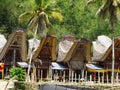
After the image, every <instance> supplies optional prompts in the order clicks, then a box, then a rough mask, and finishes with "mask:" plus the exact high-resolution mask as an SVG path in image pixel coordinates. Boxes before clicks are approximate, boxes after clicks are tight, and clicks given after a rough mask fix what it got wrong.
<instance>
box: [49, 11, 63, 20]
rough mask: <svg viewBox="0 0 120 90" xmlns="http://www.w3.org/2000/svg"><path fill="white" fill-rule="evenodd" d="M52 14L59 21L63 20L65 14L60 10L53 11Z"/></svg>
mask: <svg viewBox="0 0 120 90" xmlns="http://www.w3.org/2000/svg"><path fill="white" fill-rule="evenodd" d="M51 16H52V17H53V18H56V19H58V20H59V21H62V20H63V16H62V14H61V13H59V12H52V14H51Z"/></svg>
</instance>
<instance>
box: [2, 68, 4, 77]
mask: <svg viewBox="0 0 120 90" xmlns="http://www.w3.org/2000/svg"><path fill="white" fill-rule="evenodd" d="M2 79H4V70H2Z"/></svg>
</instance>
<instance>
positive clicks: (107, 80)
mask: <svg viewBox="0 0 120 90" xmlns="http://www.w3.org/2000/svg"><path fill="white" fill-rule="evenodd" d="M106 75H107V76H106V77H107V83H109V81H108V80H109V78H108V72H107V73H106Z"/></svg>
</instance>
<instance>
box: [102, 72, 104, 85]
mask: <svg viewBox="0 0 120 90" xmlns="http://www.w3.org/2000/svg"><path fill="white" fill-rule="evenodd" d="M102 83H104V72H103V75H102Z"/></svg>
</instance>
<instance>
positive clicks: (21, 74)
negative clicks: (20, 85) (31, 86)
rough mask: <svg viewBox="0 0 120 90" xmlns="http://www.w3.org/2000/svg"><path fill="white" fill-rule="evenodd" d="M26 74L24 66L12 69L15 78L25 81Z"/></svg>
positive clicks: (11, 72) (12, 75)
mask: <svg viewBox="0 0 120 90" xmlns="http://www.w3.org/2000/svg"><path fill="white" fill-rule="evenodd" d="M24 75H25V71H23V70H22V68H17V67H14V68H11V69H10V77H11V78H13V79H15V80H18V81H24V80H25V77H24Z"/></svg>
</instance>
